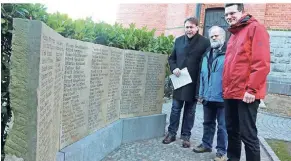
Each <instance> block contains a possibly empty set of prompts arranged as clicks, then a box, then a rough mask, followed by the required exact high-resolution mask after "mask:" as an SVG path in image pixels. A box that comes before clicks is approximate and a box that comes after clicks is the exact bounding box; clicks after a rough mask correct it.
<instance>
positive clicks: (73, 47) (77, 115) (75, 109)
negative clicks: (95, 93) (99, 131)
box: [60, 39, 92, 148]
mask: <svg viewBox="0 0 291 161" xmlns="http://www.w3.org/2000/svg"><path fill="white" fill-rule="evenodd" d="M64 43H65V49H66V50H65V74H64V95H63V109H62V116H61V118H62V119H61V120H62V126H61V127H62V128H61V140H60V144H61V145H60V147H61V148H63V147H65V146H67V145H69V144H71V143H73V142H76V141H77V140H79V139H81V138H82V137H84V136H86V135H87V134H88V106H89V92H90V89H89V88H90V71H91V70H90V65H89V64H90V61H91V60H90V57H91V52H92V51H91V49H92V48H91V46H92V44H91V43H86V42H82V41H77V40H70V39H66V40H65V41H64Z"/></svg>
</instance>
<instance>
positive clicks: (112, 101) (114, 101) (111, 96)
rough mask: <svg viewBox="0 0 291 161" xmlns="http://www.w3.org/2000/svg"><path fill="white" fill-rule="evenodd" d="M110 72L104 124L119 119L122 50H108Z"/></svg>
mask: <svg viewBox="0 0 291 161" xmlns="http://www.w3.org/2000/svg"><path fill="white" fill-rule="evenodd" d="M110 49H111V57H110V71H109V76H110V77H109V82H108V103H107V108H106V124H109V123H111V122H113V121H115V120H118V119H119V112H120V100H121V80H122V73H123V70H122V69H123V60H124V53H123V50H121V49H118V48H110Z"/></svg>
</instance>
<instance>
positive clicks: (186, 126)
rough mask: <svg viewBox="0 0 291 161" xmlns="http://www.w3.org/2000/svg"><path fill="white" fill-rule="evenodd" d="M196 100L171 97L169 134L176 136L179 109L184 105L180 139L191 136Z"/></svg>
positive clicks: (187, 138) (186, 138)
mask: <svg viewBox="0 0 291 161" xmlns="http://www.w3.org/2000/svg"><path fill="white" fill-rule="evenodd" d="M196 103H197V101H192V102H188V101H181V100H175V99H173V104H172V110H171V115H170V125H169V127H168V133H169V135H171V136H176V135H177V131H178V128H179V122H180V115H181V110H182V108H183V105H184V114H183V122H182V130H181V139H183V140H189V139H190V136H191V129H192V128H193V125H194V118H195V111H196Z"/></svg>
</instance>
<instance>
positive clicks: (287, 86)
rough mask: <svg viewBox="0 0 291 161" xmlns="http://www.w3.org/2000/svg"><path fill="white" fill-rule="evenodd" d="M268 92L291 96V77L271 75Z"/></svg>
mask: <svg viewBox="0 0 291 161" xmlns="http://www.w3.org/2000/svg"><path fill="white" fill-rule="evenodd" d="M267 90H268V93H273V94H283V95H288V96H291V76H282V75H281V76H279V75H269V76H268V83H267Z"/></svg>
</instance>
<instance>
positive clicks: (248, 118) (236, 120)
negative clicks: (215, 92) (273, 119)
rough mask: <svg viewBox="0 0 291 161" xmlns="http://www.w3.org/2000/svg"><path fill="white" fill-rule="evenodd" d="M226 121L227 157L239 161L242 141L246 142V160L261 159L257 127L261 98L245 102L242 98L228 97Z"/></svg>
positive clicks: (258, 160) (226, 101) (255, 160)
mask: <svg viewBox="0 0 291 161" xmlns="http://www.w3.org/2000/svg"><path fill="white" fill-rule="evenodd" d="M224 102H225V121H226V129H227V134H228V147H227V157H228V158H229V159H230V161H239V160H240V156H241V146H242V145H241V141H242V142H243V143H244V144H245V152H246V160H247V161H260V157H261V156H260V143H259V139H258V136H257V135H258V131H257V127H256V120H257V113H258V107H259V104H260V100H255V102H253V103H245V102H243V101H242V100H235V99H226V100H225V101H224Z"/></svg>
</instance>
